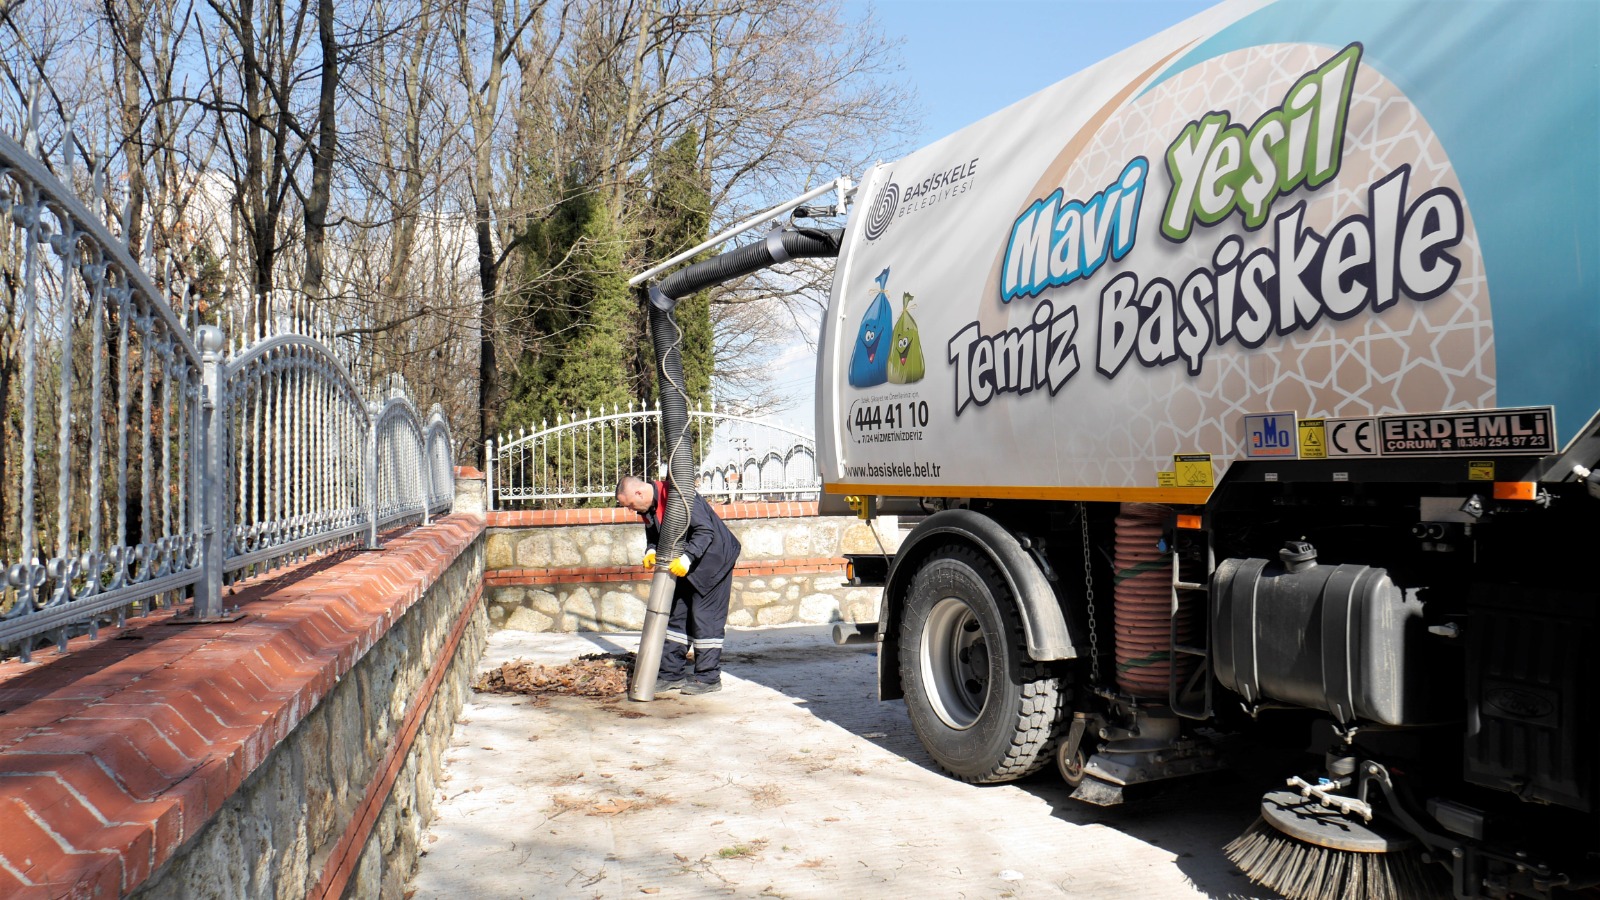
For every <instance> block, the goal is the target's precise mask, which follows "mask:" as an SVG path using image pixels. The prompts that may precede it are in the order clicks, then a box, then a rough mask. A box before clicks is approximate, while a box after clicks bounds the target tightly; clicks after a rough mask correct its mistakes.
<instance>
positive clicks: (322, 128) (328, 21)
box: [300, 0, 339, 303]
mask: <svg viewBox="0 0 1600 900" xmlns="http://www.w3.org/2000/svg"><path fill="white" fill-rule="evenodd" d="M317 38H318V41H319V43H320V44H321V46H322V85H321V94H320V96H319V97H318V102H317V153H316V156H315V157H314V159H313V162H312V165H311V192H310V193H309V194H307V195H306V202H305V223H306V269H305V274H304V275H303V276H302V277H301V280H300V289H301V290H302V291H304V292H305V294H306V298H307V299H308V300H310V301H312V302H313V303H315V302H317V301H320V300H321V299H322V298H323V296H324V295H325V294H326V292H327V291H326V288H325V285H324V276H323V265H324V258H325V256H326V253H327V230H328V193H329V189H330V183H331V182H332V180H333V157H334V151H335V149H336V147H337V144H338V140H339V123H338V119H337V117H336V116H335V114H334V99H335V94H336V92H337V90H338V87H339V41H338V38H337V37H336V36H335V35H334V33H333V0H317Z"/></svg>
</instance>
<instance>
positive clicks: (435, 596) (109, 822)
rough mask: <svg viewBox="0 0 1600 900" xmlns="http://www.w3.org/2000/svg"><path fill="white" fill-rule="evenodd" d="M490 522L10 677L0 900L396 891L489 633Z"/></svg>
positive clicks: (308, 576)
mask: <svg viewBox="0 0 1600 900" xmlns="http://www.w3.org/2000/svg"><path fill="white" fill-rule="evenodd" d="M483 530H484V525H483V520H482V519H481V517H470V516H451V517H447V518H444V519H441V520H439V521H438V522H437V523H435V524H434V525H431V526H429V527H427V528H419V529H413V530H411V531H409V532H407V533H404V534H400V535H397V536H394V537H392V538H391V539H390V541H389V544H388V547H387V548H386V549H385V550H384V551H383V552H378V553H346V554H341V555H336V556H333V557H325V558H322V559H319V560H313V561H312V562H310V563H307V564H304V565H302V566H300V567H298V568H296V569H294V570H290V571H279V572H273V573H269V574H268V575H266V576H263V577H260V578H256V579H253V580H252V581H250V582H246V583H243V584H241V585H238V586H237V587H236V591H235V593H234V594H233V595H231V596H229V597H228V598H227V599H228V602H229V603H230V604H235V603H236V604H238V605H239V607H240V611H241V612H242V613H244V616H243V618H241V619H239V620H238V621H235V622H230V623H218V624H207V625H189V626H181V627H180V626H175V625H172V624H169V623H170V620H171V619H172V614H171V612H170V611H168V612H165V613H157V614H154V615H151V616H149V617H147V618H142V619H134V620H130V621H129V623H128V624H127V625H126V626H125V627H122V628H113V629H104V630H102V631H101V632H100V635H99V636H98V637H97V638H96V639H94V640H90V639H88V638H79V639H76V640H74V641H73V642H72V643H71V645H70V646H69V652H68V653H67V654H64V655H59V656H58V655H56V654H53V653H44V654H39V655H38V656H37V657H36V658H35V659H36V662H34V663H31V664H25V663H21V662H17V661H11V662H7V663H4V664H0V711H3V714H0V820H3V821H4V822H5V823H6V825H5V835H6V836H5V839H4V840H3V841H0V896H4V897H7V898H11V897H28V898H31V897H41V898H43V897H67V896H70V897H117V896H127V895H129V894H134V895H136V896H140V897H148V898H155V897H184V898H206V897H217V898H224V897H226V898H236V897H301V896H308V895H309V896H341V895H344V894H350V895H359V896H363V897H372V896H382V897H398V896H399V895H400V891H401V888H402V886H403V883H404V878H405V877H406V876H407V875H408V874H409V873H410V870H411V867H412V865H413V863H414V860H415V858H416V856H415V855H416V851H417V848H416V841H417V838H418V836H419V835H420V833H421V827H422V824H423V823H424V822H425V821H426V817H427V815H428V814H429V810H428V804H429V802H430V801H431V797H432V794H433V791H432V784H433V779H434V777H435V776H436V775H437V773H438V768H439V765H440V760H441V759H442V753H443V748H444V745H445V743H446V742H447V741H448V739H449V733H450V728H451V726H452V724H453V722H454V718H455V714H456V711H457V710H459V708H460V704H461V702H462V700H463V698H464V696H465V692H466V690H467V679H468V678H469V677H470V675H471V673H472V667H473V665H474V663H475V662H476V659H477V656H478V654H479V653H481V649H482V644H483V641H484V639H485V636H486V634H487V626H486V620H485V617H484V615H483V612H482V606H481V604H480V603H479V602H478V601H479V598H480V596H481V593H480V592H481V583H482V579H481V572H482V566H483V546H484V541H483Z"/></svg>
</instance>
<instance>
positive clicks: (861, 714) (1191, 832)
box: [723, 626, 1295, 898]
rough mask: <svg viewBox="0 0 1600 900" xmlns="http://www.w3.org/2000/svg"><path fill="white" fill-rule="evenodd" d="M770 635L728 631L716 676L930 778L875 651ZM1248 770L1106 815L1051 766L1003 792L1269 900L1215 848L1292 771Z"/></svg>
mask: <svg viewBox="0 0 1600 900" xmlns="http://www.w3.org/2000/svg"><path fill="white" fill-rule="evenodd" d="M791 631H792V633H787V632H791ZM773 634H774V632H773V631H766V632H764V633H763V634H762V636H761V640H760V641H759V642H757V641H751V640H748V639H746V640H743V641H742V640H740V637H741V634H740V633H739V632H736V631H730V632H729V633H728V639H727V645H726V648H725V650H724V653H723V666H724V670H725V671H726V672H727V673H728V674H729V675H732V676H735V677H738V678H741V679H744V680H747V681H751V682H754V683H756V684H760V685H763V686H766V687H768V688H771V689H773V690H775V691H778V692H779V693H782V694H784V695H786V696H787V697H789V698H791V699H792V702H793V703H794V704H795V705H796V706H801V707H804V708H805V709H807V710H808V711H809V712H810V713H811V714H812V715H814V716H816V717H817V718H819V719H821V720H823V721H826V722H830V723H833V724H834V725H836V726H838V727H840V728H842V729H844V730H846V731H849V732H850V733H852V734H854V735H856V736H857V737H858V738H861V739H862V740H866V741H870V742H871V743H873V744H875V745H877V746H878V747H880V748H882V749H884V750H886V751H888V752H890V753H893V754H895V755H897V756H899V757H901V758H903V759H905V760H907V761H909V762H913V763H916V764H917V765H919V766H921V767H923V768H925V769H928V770H930V771H933V772H938V771H939V769H938V766H937V765H936V764H935V763H934V761H933V759H932V757H930V756H929V755H928V753H927V751H926V750H924V749H923V747H922V744H921V742H920V741H919V740H918V738H917V735H916V732H915V731H914V730H913V729H912V727H911V723H910V720H909V718H908V717H907V715H906V709H905V702H904V701H901V700H894V701H889V702H881V701H879V700H878V699H877V688H878V674H877V666H878V654H877V646H876V645H875V644H855V645H846V646H838V645H835V644H834V643H833V641H832V639H831V637H830V633H829V631H828V629H827V628H826V627H823V626H817V627H814V628H812V627H806V628H795V629H792V630H789V629H785V630H784V632H782V633H780V634H782V637H781V638H780V639H778V640H773V639H772V636H773ZM1251 762H1252V763H1253V764H1256V765H1255V767H1254V768H1252V769H1251V770H1250V772H1251V774H1246V773H1243V772H1240V771H1237V770H1225V771H1222V772H1217V773H1212V774H1209V775H1204V776H1197V777H1194V778H1189V779H1180V780H1176V781H1171V782H1165V783H1159V784H1153V785H1144V786H1142V789H1141V790H1139V791H1138V792H1136V793H1133V794H1131V795H1130V800H1129V802H1126V803H1124V804H1121V805H1118V806H1111V807H1101V806H1093V805H1090V804H1086V803H1083V802H1081V801H1077V800H1073V799H1072V798H1071V797H1070V796H1069V795H1070V794H1071V790H1070V789H1069V788H1068V787H1067V785H1066V783H1065V782H1063V781H1062V780H1061V777H1060V776H1059V774H1057V772H1056V770H1055V767H1054V765H1053V764H1052V765H1050V766H1048V767H1047V768H1045V769H1044V770H1042V771H1041V772H1039V773H1038V774H1035V775H1032V776H1030V777H1028V778H1026V779H1023V780H1021V781H1018V782H1014V783H1013V784H1012V785H1011V787H1013V788H1016V789H1020V790H1023V791H1026V792H1028V793H1030V794H1032V795H1034V796H1036V797H1038V798H1040V799H1041V800H1043V801H1044V802H1045V803H1047V804H1048V805H1049V806H1050V807H1051V809H1053V810H1054V815H1055V817H1056V818H1058V819H1060V820H1062V821H1065V822H1070V823H1072V824H1075V825H1080V826H1100V827H1104V828H1110V829H1113V830H1115V831H1118V832H1121V833H1123V834H1126V835H1128V836H1129V837H1132V838H1135V839H1137V840H1140V841H1143V842H1145V843H1147V844H1150V845H1152V846H1157V847H1161V848H1162V849H1164V850H1166V851H1168V852H1170V853H1172V854H1173V855H1174V856H1175V857H1176V858H1177V859H1176V861H1175V863H1174V864H1175V865H1176V867H1177V868H1178V869H1179V871H1181V872H1182V873H1183V874H1184V875H1185V876H1186V877H1187V878H1188V879H1189V880H1190V881H1191V882H1192V883H1193V885H1194V886H1195V887H1196V888H1197V889H1199V890H1201V891H1203V892H1205V893H1207V894H1209V895H1211V896H1213V897H1218V898H1246V897H1248V898H1257V897H1267V898H1270V897H1276V896H1277V895H1276V894H1274V893H1272V892H1271V891H1267V890H1266V889H1264V888H1260V887H1258V886H1256V885H1253V884H1251V883H1250V882H1249V881H1248V880H1247V879H1246V878H1245V877H1244V875H1243V874H1241V873H1240V872H1239V871H1238V870H1237V869H1235V868H1234V867H1233V866H1232V864H1231V863H1229V862H1228V860H1227V858H1226V857H1225V856H1223V853H1222V846H1223V845H1224V844H1226V843H1227V842H1228V841H1230V840H1232V839H1233V838H1234V837H1235V836H1237V835H1239V834H1240V833H1242V832H1243V831H1244V830H1245V829H1246V828H1248V827H1249V826H1250V824H1251V823H1252V822H1253V821H1254V820H1255V818H1256V816H1257V814H1258V813H1259V810H1260V797H1261V794H1262V793H1263V792H1264V791H1265V790H1267V789H1270V787H1272V786H1274V785H1275V784H1278V783H1281V777H1282V775H1283V774H1285V773H1290V772H1292V771H1294V770H1295V766H1294V765H1293V763H1292V762H1291V763H1289V764H1288V765H1289V767H1288V768H1279V767H1277V766H1276V765H1274V764H1264V765H1263V764H1260V763H1261V762H1262V761H1261V760H1258V759H1252V760H1251Z"/></svg>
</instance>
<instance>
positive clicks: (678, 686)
mask: <svg viewBox="0 0 1600 900" xmlns="http://www.w3.org/2000/svg"><path fill="white" fill-rule="evenodd" d="M686 683H687V682H686V681H685V679H682V678H668V677H667V676H665V675H662V676H660V677H658V678H656V693H658V694H665V693H667V692H668V691H677V690H685V688H684V684H686ZM685 692H687V691H686V690H685Z"/></svg>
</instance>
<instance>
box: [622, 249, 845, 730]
mask: <svg viewBox="0 0 1600 900" xmlns="http://www.w3.org/2000/svg"><path fill="white" fill-rule="evenodd" d="M843 237H844V231H843V229H838V228H834V229H814V228H802V229H789V230H782V231H772V232H769V233H768V234H767V237H766V240H764V241H756V242H754V243H751V244H747V245H745V246H743V247H740V248H738V249H736V250H730V251H728V252H727V253H723V254H720V255H718V256H714V257H712V258H711V259H708V260H704V261H702V262H697V263H695V264H694V265H691V266H687V267H685V268H682V269H679V270H678V271H676V272H674V273H672V274H671V275H669V276H667V278H666V280H665V281H663V282H661V284H660V285H658V286H655V287H651V288H650V343H651V345H652V346H653V347H654V349H655V354H656V386H657V390H658V392H659V394H660V396H661V429H662V430H661V434H662V439H663V441H664V442H665V446H666V447H667V448H668V451H669V456H668V461H667V496H666V497H665V499H664V502H663V503H662V509H663V510H664V511H663V513H662V517H661V539H660V541H659V542H658V543H657V545H656V571H655V576H654V577H653V578H652V579H651V581H650V597H649V599H648V600H647V601H646V603H645V612H644V631H643V633H642V634H640V636H639V655H638V658H637V659H636V660H635V662H634V667H633V678H632V680H631V681H630V682H629V684H628V698H629V699H631V700H639V701H648V700H654V699H655V696H656V677H657V675H658V674H659V673H660V669H661V652H662V650H663V648H664V645H665V643H666V638H667V617H668V616H669V615H670V614H671V612H672V594H673V592H674V591H675V590H676V589H677V581H678V579H677V577H676V576H674V575H673V574H672V571H671V570H670V568H669V566H670V565H671V564H672V561H673V560H675V559H677V558H678V555H679V554H680V553H681V552H682V551H681V549H680V548H681V547H682V545H683V535H684V533H685V532H687V531H688V530H689V516H690V513H691V512H692V511H693V510H694V501H695V478H694V470H695V459H694V443H693V441H691V440H690V437H689V394H688V391H686V390H685V389H684V383H683V356H682V353H681V352H680V347H681V345H682V344H683V329H681V328H679V327H678V322H677V319H676V318H675V317H674V316H673V310H674V308H675V307H676V306H677V305H678V299H679V298H682V297H687V296H689V295H690V294H694V293H696V292H698V291H702V290H705V289H706V288H708V287H712V286H715V285H718V284H721V283H723V282H725V281H728V280H730V279H733V278H738V277H740V276H741V275H748V274H750V273H751V272H757V271H760V270H762V269H765V268H767V267H768V266H772V265H775V264H777V263H782V262H788V261H789V260H791V259H800V258H802V257H811V258H816V257H835V256H838V255H839V243H840V241H841V239H842V238H843Z"/></svg>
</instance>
